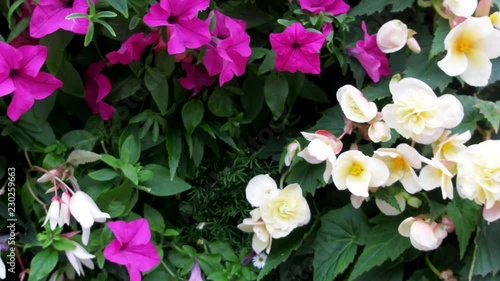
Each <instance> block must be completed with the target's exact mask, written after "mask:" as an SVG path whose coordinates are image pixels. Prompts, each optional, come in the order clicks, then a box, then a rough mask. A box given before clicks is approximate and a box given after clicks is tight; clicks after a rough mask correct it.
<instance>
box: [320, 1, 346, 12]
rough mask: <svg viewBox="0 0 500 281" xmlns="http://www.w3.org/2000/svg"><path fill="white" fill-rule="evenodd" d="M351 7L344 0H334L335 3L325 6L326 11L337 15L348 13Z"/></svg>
mask: <svg viewBox="0 0 500 281" xmlns="http://www.w3.org/2000/svg"><path fill="white" fill-rule="evenodd" d="M349 8H350V7H349V5H348V4H347V3H345V2H344V1H343V0H333V3H332V4H331V5H327V6H326V7H325V11H326V12H329V13H332V14H333V15H334V16H336V15H340V14H345V13H347V11H349Z"/></svg>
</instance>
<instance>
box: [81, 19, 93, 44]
mask: <svg viewBox="0 0 500 281" xmlns="http://www.w3.org/2000/svg"><path fill="white" fill-rule="evenodd" d="M94 28H95V26H94V22H93V21H89V29H88V30H87V34H85V40H84V41H83V46H85V47H87V46H88V45H89V44H90V42H91V41H92V39H93V38H94Z"/></svg>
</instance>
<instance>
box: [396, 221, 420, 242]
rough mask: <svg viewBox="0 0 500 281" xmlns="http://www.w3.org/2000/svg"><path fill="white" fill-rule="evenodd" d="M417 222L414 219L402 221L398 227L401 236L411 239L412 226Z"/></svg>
mask: <svg viewBox="0 0 500 281" xmlns="http://www.w3.org/2000/svg"><path fill="white" fill-rule="evenodd" d="M415 221H416V220H415V219H414V218H413V217H409V218H406V219H405V220H404V221H402V222H401V223H400V224H399V227H398V232H399V234H401V235H402V236H404V237H410V229H411V225H412V224H413V223H414V222H415Z"/></svg>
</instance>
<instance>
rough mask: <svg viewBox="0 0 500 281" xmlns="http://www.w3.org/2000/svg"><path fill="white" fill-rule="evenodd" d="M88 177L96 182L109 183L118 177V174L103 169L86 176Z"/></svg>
mask: <svg viewBox="0 0 500 281" xmlns="http://www.w3.org/2000/svg"><path fill="white" fill-rule="evenodd" d="M88 175H89V177H91V178H92V179H94V180H96V181H109V180H112V179H114V178H116V177H117V176H118V173H117V172H115V171H114V170H111V169H108V168H104V169H100V170H97V171H94V172H91V173H89V174H88Z"/></svg>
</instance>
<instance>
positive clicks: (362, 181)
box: [345, 172, 370, 197]
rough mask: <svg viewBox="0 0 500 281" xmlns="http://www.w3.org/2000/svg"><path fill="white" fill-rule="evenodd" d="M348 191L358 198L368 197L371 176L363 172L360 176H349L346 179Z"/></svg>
mask: <svg viewBox="0 0 500 281" xmlns="http://www.w3.org/2000/svg"><path fill="white" fill-rule="evenodd" d="M345 183H346V185H347V189H348V190H349V191H350V192H351V193H352V194H354V195H356V196H362V197H368V196H369V194H368V187H369V183H370V174H369V173H368V172H362V173H361V174H359V175H358V176H353V175H348V176H347V177H346V179H345Z"/></svg>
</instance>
